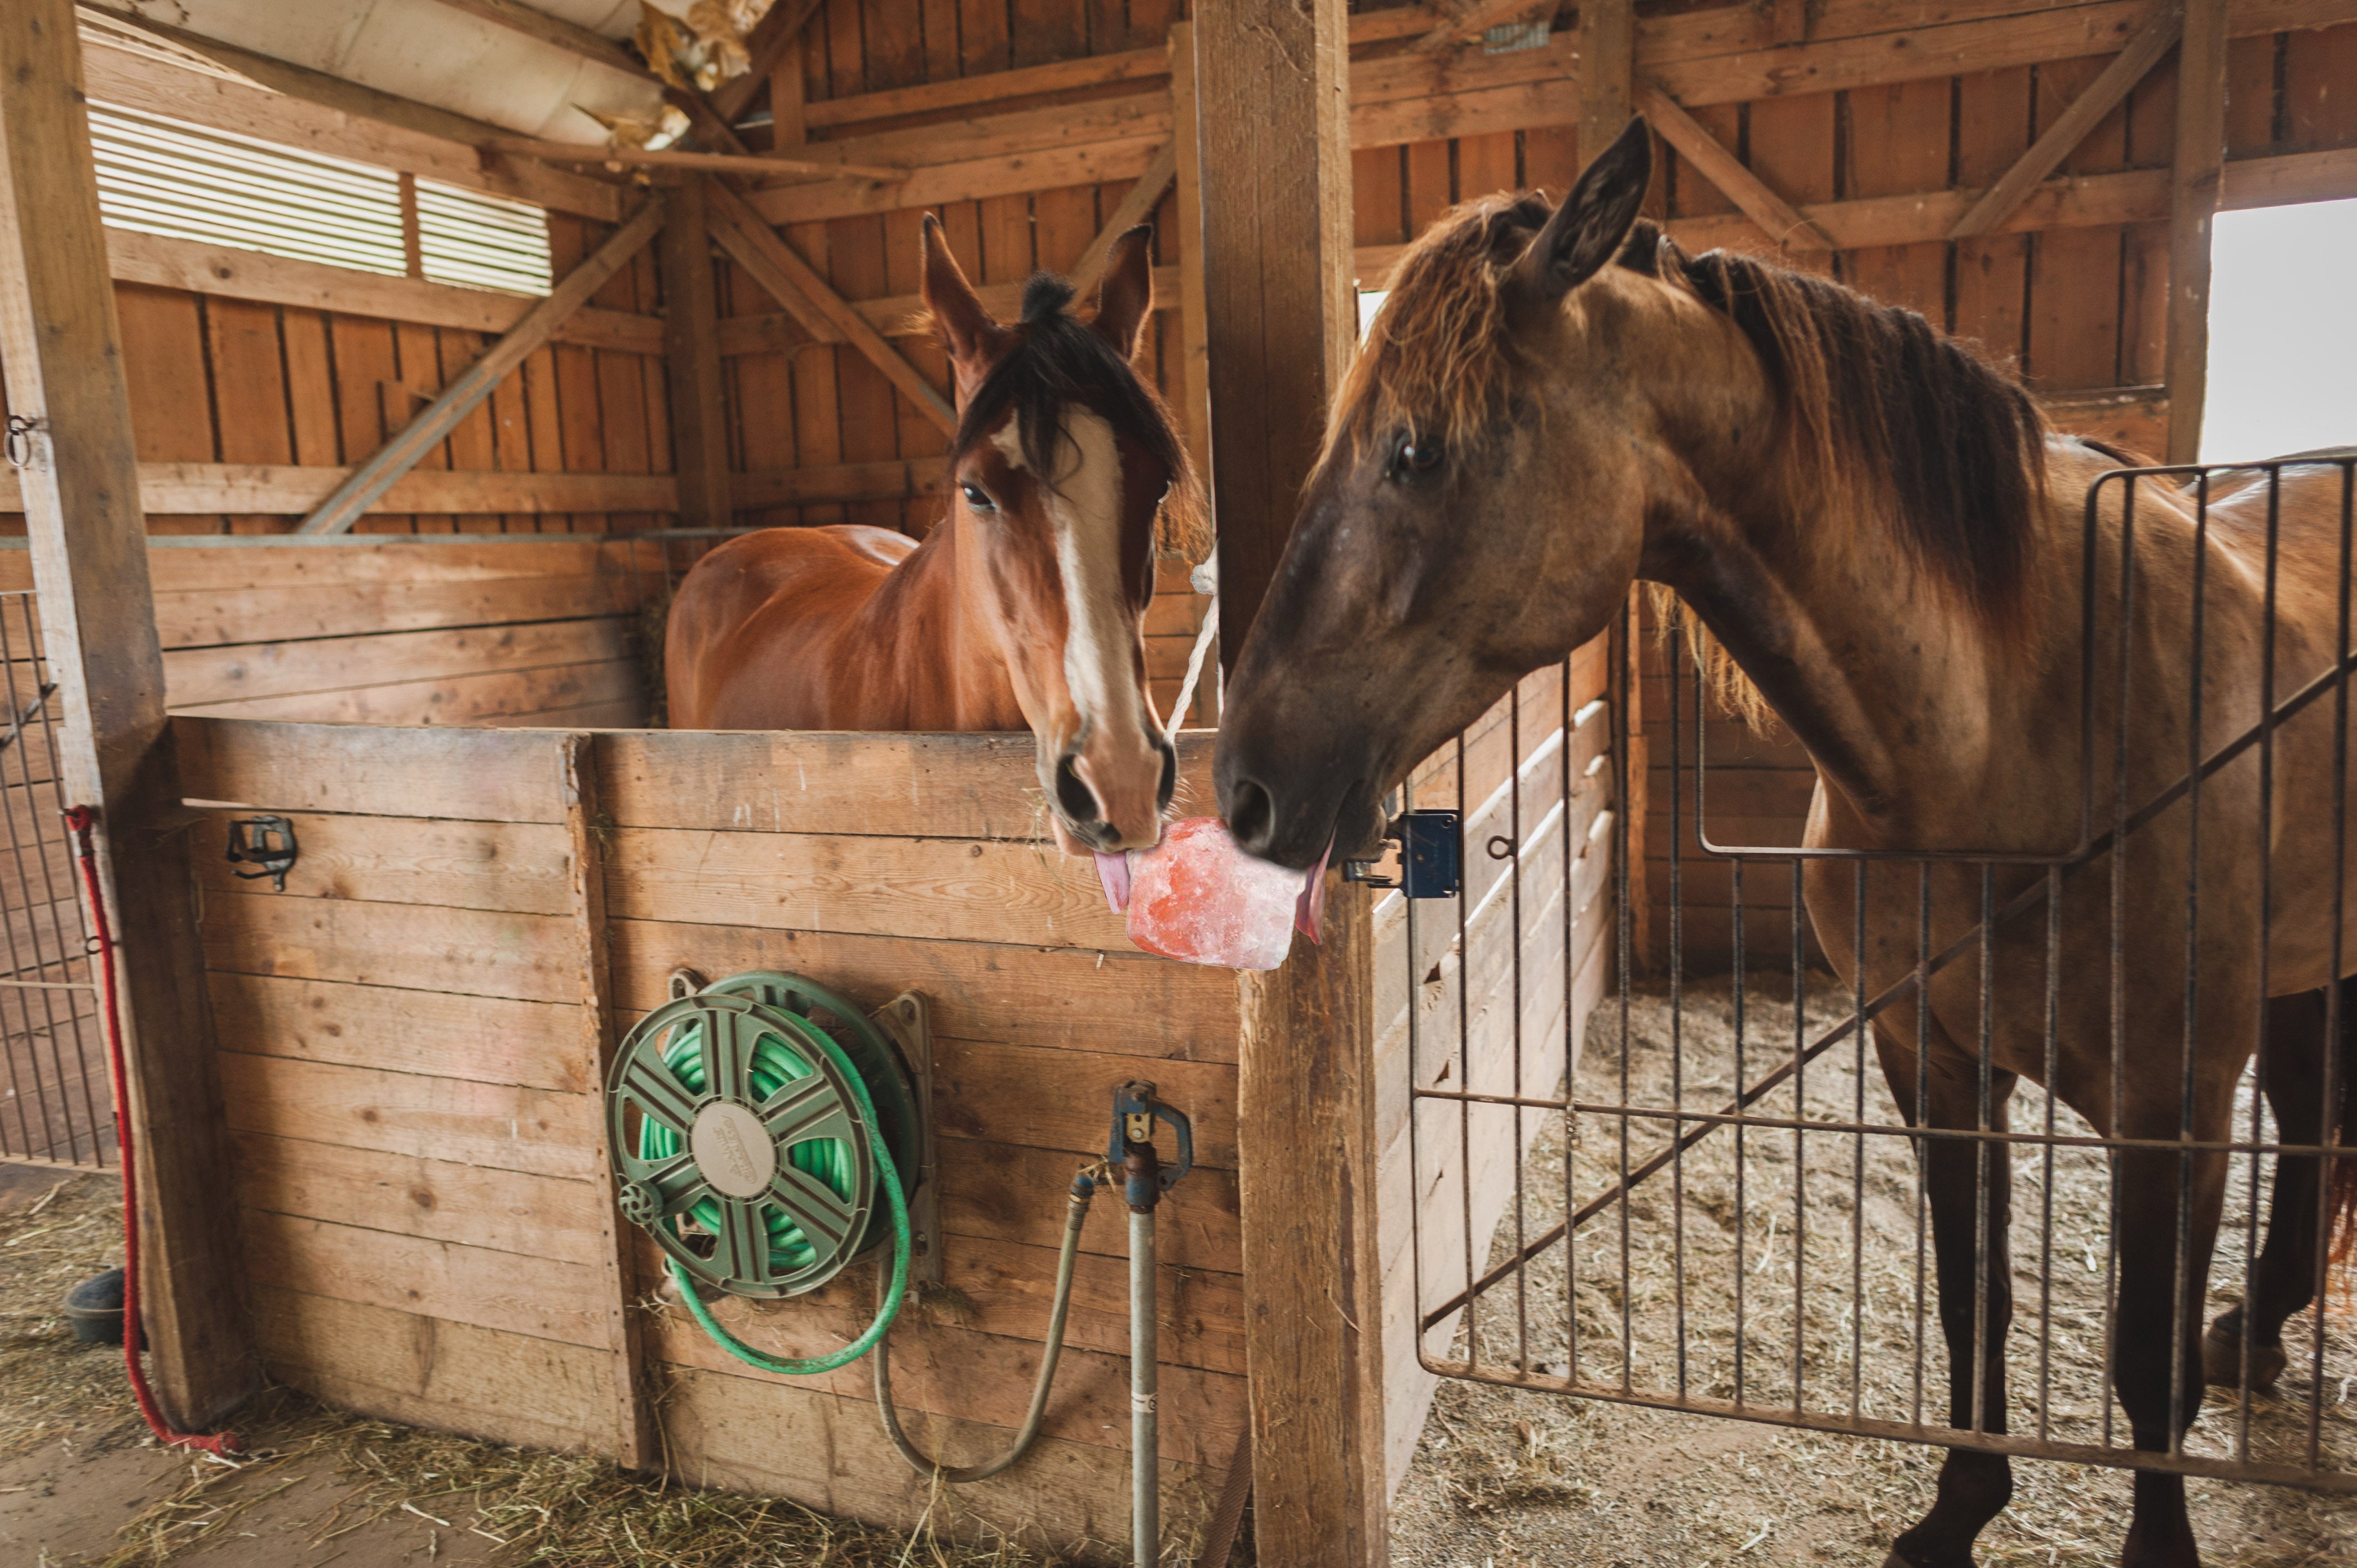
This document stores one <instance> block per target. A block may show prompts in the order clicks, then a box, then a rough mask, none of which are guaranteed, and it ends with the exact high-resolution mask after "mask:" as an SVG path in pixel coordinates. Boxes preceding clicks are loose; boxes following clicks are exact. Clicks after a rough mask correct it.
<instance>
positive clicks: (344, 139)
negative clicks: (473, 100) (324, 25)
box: [83, 11, 626, 223]
mask: <svg viewBox="0 0 2357 1568" xmlns="http://www.w3.org/2000/svg"><path fill="white" fill-rule="evenodd" d="M105 16H106V19H107V20H108V21H109V22H110V23H120V24H121V25H122V26H124V27H129V28H135V29H137V30H139V31H141V32H146V33H152V34H155V35H156V36H157V37H159V38H167V39H169V40H170V41H172V42H174V43H177V44H179V45H181V46H182V47H183V48H188V49H191V50H193V51H195V52H196V53H198V54H200V55H203V56H205V57H206V58H207V59H214V60H218V61H220V62H221V64H223V65H226V66H228V67H229V68H230V69H231V70H234V71H236V72H238V73H239V74H240V75H242V76H244V77H247V78H249V79H251V80H252V81H254V82H258V83H260V86H258V87H253V86H248V85H247V84H246V83H245V82H242V81H231V80H229V79H228V78H226V77H221V76H210V75H207V74H205V73H203V72H201V71H196V70H188V69H187V68H185V67H182V66H177V65H172V64H169V63H167V61H165V60H162V59H157V58H156V57H155V56H154V55H151V54H134V53H131V52H130V51H128V50H126V49H119V48H93V49H91V50H90V51H89V53H88V54H87V55H86V57H85V59H84V62H83V75H84V85H85V86H86V87H87V88H88V90H89V92H90V95H91V98H93V99H96V100H98V101H99V102H102V103H119V104H122V105H123V106H124V107H125V108H130V109H144V110H145V111H147V112H148V113H155V114H167V115H170V116H172V117H173V118H175V119H179V120H187V121H189V122H191V123H192V124H199V125H203V126H205V127H207V128H208V129H210V130H216V131H229V132H232V133H234V134H238V135H242V136H253V137H254V138H256V139H257V140H260V141H264V142H269V143H272V144H274V145H279V146H286V147H295V148H297V149H299V150H301V151H304V152H309V153H325V154H327V155H328V156H332V157H339V158H350V159H351V160H353V161H354V162H355V163H364V164H372V165H374V166H377V167H379V168H387V169H392V170H393V172H395V173H397V174H414V175H416V176H418V177H420V178H424V179H438V180H440V181H442V182H443V183H444V184H445V185H455V186H458V187H460V188H463V189H467V190H480V191H486V192H489V193H490V194H491V195H494V196H506V197H512V198H514V199H516V200H519V201H529V202H531V203H533V205H534V206H538V207H547V208H553V209H555V210H557V211H559V212H572V213H577V214H579V215H580V216H582V217H585V218H594V219H596V220H598V221H599V222H601V223H613V222H617V221H619V220H620V218H621V214H622V212H623V210H624V208H625V206H626V190H625V188H624V187H622V186H621V185H619V183H616V182H614V181H610V180H605V179H599V178H597V177H593V176H589V175H585V174H575V173H572V172H569V171H567V170H565V169H560V168H552V167H550V166H547V165H545V164H542V163H538V162H535V161H533V160H529V159H517V158H511V157H500V156H493V157H486V156H484V152H483V147H484V145H485V143H486V142H487V141H488V140H490V139H491V138H495V137H498V136H500V135H504V134H506V133H505V132H503V131H501V130H500V127H498V126H497V125H488V124H484V123H483V122H481V121H479V120H470V119H468V118H467V117H466V116H465V115H463V114H453V113H449V112H448V111H447V110H443V109H436V108H434V107H432V106H430V105H428V104H424V103H418V102H413V101H412V100H410V99H406V98H396V97H395V96H393V94H392V93H389V92H379V91H376V90H375V89H374V88H371V87H362V86H360V85H359V84H358V83H356V82H350V81H344V80H343V79H342V78H340V77H334V76H329V75H328V74H327V73H325V72H324V71H317V70H305V69H304V68H303V67H301V66H297V65H289V64H287V63H286V62H285V60H280V59H272V58H271V57H270V56H268V55H264V54H256V53H254V52H253V50H251V49H242V48H237V47H235V46H234V45H231V44H224V43H221V41H219V40H218V39H214V38H206V37H204V36H203V35H202V34H200V33H192V32H189V31H188V29H186V28H184V27H170V26H167V24H165V23H162V22H154V21H150V20H148V19H147V18H145V17H144V16H133V15H129V14H126V13H123V12H116V11H109V12H107V13H105Z"/></svg>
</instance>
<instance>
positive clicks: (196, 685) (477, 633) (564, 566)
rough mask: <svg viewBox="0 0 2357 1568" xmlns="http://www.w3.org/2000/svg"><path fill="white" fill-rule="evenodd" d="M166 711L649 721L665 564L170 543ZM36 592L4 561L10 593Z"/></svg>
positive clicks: (27, 574) (158, 584)
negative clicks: (649, 614) (649, 648)
mask: <svg viewBox="0 0 2357 1568" xmlns="http://www.w3.org/2000/svg"><path fill="white" fill-rule="evenodd" d="M148 570H149V573H150V575H151V577H152V579H153V581H154V583H155V592H156V630H157V632H158V634H159V636H160V638H161V640H162V642H163V645H164V676H165V680H166V682H167V686H166V700H167V702H168V703H169V704H170V705H171V707H172V709H173V710H174V711H175V712H177V713H184V714H210V715H215V716H220V717H237V718H274V719H299V720H310V721H316V722H322V723H344V724H377V725H514V724H530V725H564V726H566V727H572V728H586V727H590V726H606V725H620V726H628V725H638V724H642V723H644V722H645V716H646V714H647V712H648V707H649V699H650V696H651V693H649V691H648V690H647V670H648V668H649V666H648V664H647V663H646V661H644V660H641V658H640V651H641V649H642V647H643V644H644V642H645V640H646V639H647V638H648V637H649V636H650V635H651V631H650V628H649V624H648V622H647V620H646V618H645V617H644V615H643V613H642V609H643V607H645V606H647V605H649V604H651V603H656V602H660V598H661V595H662V582H663V579H662V562H661V561H660V560H659V559H658V558H657V556H656V553H655V551H654V549H653V547H651V546H650V545H645V544H640V543H635V542H631V541H629V540H611V539H596V538H581V539H572V538H554V537H539V538H533V539H529V540H511V541H500V540H498V539H486V540H482V541H479V542H478V541H475V540H471V539H469V540H463V541H461V540H453V539H450V538H448V537H447V536H444V537H442V538H438V539H430V538H429V539H418V540H413V539H408V538H404V539H402V540H401V541H400V542H369V541H367V540H349V541H338V540H326V541H318V542H305V543H300V544H296V543H286V544H264V543H253V542H238V543H234V544H231V543H210V542H205V541H204V540H202V539H172V540H169V541H158V542H156V544H154V545H152V546H151V547H150V548H149V551H148ZM31 586H32V576H31V565H30V559H29V557H28V556H27V553H26V552H25V551H23V550H22V549H13V550H12V549H0V592H5V591H11V590H17V589H29V588H30V587H31Z"/></svg>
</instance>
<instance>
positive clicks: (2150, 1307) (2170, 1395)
mask: <svg viewBox="0 0 2357 1568" xmlns="http://www.w3.org/2000/svg"><path fill="white" fill-rule="evenodd" d="M2177 1118H2178V1112H2177V1111H2176V1110H2175V1108H2174V1107H2171V1108H2170V1110H2169V1115H2168V1117H2167V1124H2166V1125H2162V1124H2160V1123H2159V1122H2156V1121H2154V1120H2153V1119H2150V1118H2145V1119H2131V1120H2130V1121H2129V1122H2127V1125H2126V1136H2129V1137H2136V1138H2175V1137H2176V1136H2177V1135H2178V1121H2177ZM2203 1120H2209V1119H2208V1118H2204V1119H2203ZM2223 1131H2224V1127H2223V1123H2222V1119H2220V1122H2219V1124H2218V1125H2213V1126H2207V1127H2205V1126H2201V1125H2200V1124H2199V1123H2198V1122H2197V1125H2196V1133H2197V1134H2198V1135H2199V1136H2201V1137H2202V1138H2204V1139H2214V1138H2216V1137H2217V1136H2218V1135H2219V1134H2220V1133H2222V1132H2223ZM2185 1163H2190V1167H2191V1169H2190V1173H2189V1172H2187V1171H2186V1169H2185ZM2188 1174H2190V1176H2191V1178H2192V1179H2191V1182H2190V1199H2191V1202H2192V1206H2193V1207H2192V1216H2191V1219H2192V1223H2191V1224H2190V1227H2189V1228H2188V1241H2189V1245H2188V1248H2187V1251H2186V1255H2185V1257H2184V1259H2183V1273H2182V1275H2181V1276H2180V1274H2179V1255H2178V1224H2179V1190H2178V1189H2179V1182H2180V1180H2181V1179H2182V1177H2183V1176H2186V1175H2188ZM2225 1176H2226V1161H2225V1156H2224V1155H2218V1154H2192V1155H2178V1154H2172V1153H2169V1152H2168V1151H2165V1150H2157V1149H2124V1150H2121V1151H2119V1152H2118V1153H2117V1154H2116V1155H2115V1156H2114V1165H2113V1181H2114V1183H2115V1191H2116V1192H2117V1193H2118V1195H2119V1196H2118V1206H2117V1207H2118V1213H2119V1230H2118V1238H2117V1240H2118V1252H2119V1279H2118V1287H2117V1291H2116V1294H2117V1297H2118V1306H2117V1309H2116V1313H2115V1323H2116V1325H2117V1326H2116V1328H2115V1337H2114V1340H2113V1347H2114V1370H2113V1375H2112V1385H2113V1389H2114V1391H2115V1392H2116V1393H2117V1394H2118V1396H2119V1401H2120V1406H2121V1408H2122V1409H2124V1410H2126V1412H2127V1417H2128V1431H2129V1434H2130V1435H2131V1437H2132V1438H2133V1440H2134V1442H2135V1444H2136V1446H2137V1447H2138V1448H2142V1449H2146V1450H2147V1451H2152V1452H2167V1451H2168V1449H2169V1447H2170V1445H2171V1444H2173V1443H2174V1442H2175V1441H2176V1440H2177V1439H2178V1438H2179V1437H2181V1436H2182V1435H2184V1434H2185V1431H2186V1429H2187V1428H2188V1427H2190V1426H2191V1425H2192V1424H2193V1420H2194V1418H2195V1417H2196V1416H2197V1415H2199V1414H2200V1413H2201V1391H2202V1383H2201V1305H2202V1299H2203V1297H2204V1295H2205V1294H2206V1291H2207V1282H2208V1279H2209V1273H2210V1255H2211V1249H2212V1246H2213V1245H2214V1244H2215V1242H2216V1240H2217V1238H2218V1210H2219V1207H2220V1204H2221V1202H2222V1199H2223V1198H2224V1196H2225V1186H2226V1184H2225ZM2120 1563H2121V1564H2122V1568H2201V1552H2200V1550H2199V1548H2197V1547H2196V1545H2195V1544H2194V1540H2193V1524H2192V1521H2191V1520H2190V1519H2189V1518H2187V1516H2186V1512H2185V1477H2182V1476H2179V1475H2170V1474H2165V1473H2163V1472H2160V1471H2157V1470H2139V1471H2137V1472H2136V1515H2135V1522H2134V1523H2132V1524H2131V1525H2130V1526H2129V1527H2128V1539H2127V1545H2126V1549H2125V1550H2124V1551H2123V1552H2121V1554H2120Z"/></svg>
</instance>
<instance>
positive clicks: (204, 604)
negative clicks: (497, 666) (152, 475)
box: [156, 551, 638, 650]
mask: <svg viewBox="0 0 2357 1568" xmlns="http://www.w3.org/2000/svg"><path fill="white" fill-rule="evenodd" d="M408 553H410V554H412V555H416V556H420V557H422V556H423V555H424V554H425V552H423V551H410V552H408ZM420 564H421V565H424V564H425V562H423V561H422V560H421V561H420ZM156 570H157V571H158V573H159V574H160V573H161V571H162V568H161V567H158V568H156ZM637 597H638V590H637V587H636V585H633V584H632V583H631V582H630V579H629V578H627V577H624V576H622V575H619V574H614V575H604V576H576V575H552V576H547V577H492V578H483V579H478V580H475V581H471V582H434V581H426V582H384V581H382V580H361V581H346V582H335V581H332V580H330V581H326V582H315V583H310V584H307V585H299V584H296V583H289V584H288V585H285V586H283V587H251V588H199V589H192V590H189V591H187V592H181V593H173V592H159V593H158V594H157V595H156V626H157V628H158V629H159V630H160V632H161V634H162V636H163V639H164V644H165V647H166V648H167V650H169V649H182V648H194V647H201V646H210V645H218V644H222V643H228V642H234V641H237V640H238V639H242V638H248V637H253V638H260V639H265V640H268V641H282V640H286V639H303V638H319V637H334V636H340V635H345V634H349V633H350V632H352V631H354V630H356V629H359V628H368V627H376V626H382V627H383V628H386V629H387V630H388V631H389V632H390V631H397V630H422V629H425V628H435V627H451V626H458V627H466V626H483V625H486V624H494V623H507V622H513V621H538V620H554V619H556V618H559V617H564V616H573V615H577V614H579V613H581V612H582V611H585V610H587V611H593V612H595V613H597V614H600V615H613V614H617V613H620V612H627V611H630V610H634V609H635V608H636V607H637V604H636V601H637Z"/></svg>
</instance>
